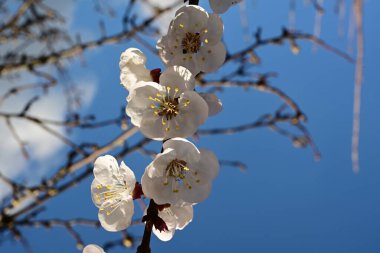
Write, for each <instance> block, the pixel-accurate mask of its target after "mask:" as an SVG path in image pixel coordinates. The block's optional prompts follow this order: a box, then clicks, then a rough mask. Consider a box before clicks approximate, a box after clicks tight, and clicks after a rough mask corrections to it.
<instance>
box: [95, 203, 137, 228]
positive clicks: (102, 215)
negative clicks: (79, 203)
mask: <svg viewBox="0 0 380 253" xmlns="http://www.w3.org/2000/svg"><path fill="white" fill-rule="evenodd" d="M110 204H111V203H110V202H109V201H107V202H104V203H103V205H102V206H101V209H102V208H104V210H101V209H99V214H98V218H99V221H100V224H101V225H102V227H103V228H104V229H105V230H107V231H110V232H116V231H121V230H124V229H126V228H127V227H128V226H129V225H130V224H131V220H132V216H133V212H134V209H133V208H134V206H133V200H132V197H131V196H129V197H128V198H127V199H126V200H122V201H121V202H120V203H119V204H118V206H117V207H115V208H112V207H110V206H109V205H110ZM107 213H109V214H107Z"/></svg>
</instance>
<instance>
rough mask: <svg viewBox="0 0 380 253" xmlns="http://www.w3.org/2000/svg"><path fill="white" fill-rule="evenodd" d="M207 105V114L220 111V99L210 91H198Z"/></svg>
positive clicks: (214, 113) (211, 114)
mask: <svg viewBox="0 0 380 253" xmlns="http://www.w3.org/2000/svg"><path fill="white" fill-rule="evenodd" d="M199 95H200V96H201V97H202V98H203V99H204V100H205V101H206V103H207V105H208V116H209V117H210V116H214V115H216V114H218V113H220V112H221V111H222V101H220V99H219V98H218V97H217V96H216V95H215V94H212V93H199Z"/></svg>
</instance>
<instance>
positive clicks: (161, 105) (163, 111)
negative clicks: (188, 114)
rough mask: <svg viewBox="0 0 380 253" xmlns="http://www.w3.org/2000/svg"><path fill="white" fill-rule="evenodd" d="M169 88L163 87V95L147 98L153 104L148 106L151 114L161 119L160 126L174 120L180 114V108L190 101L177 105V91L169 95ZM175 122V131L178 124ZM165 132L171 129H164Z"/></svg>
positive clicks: (176, 89)
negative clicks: (151, 110)
mask: <svg viewBox="0 0 380 253" xmlns="http://www.w3.org/2000/svg"><path fill="white" fill-rule="evenodd" d="M171 89H172V88H171V87H170V86H166V87H165V93H162V94H161V93H157V94H156V95H155V96H154V97H153V96H149V99H150V100H151V101H152V102H153V103H152V104H151V106H150V108H151V109H153V110H154V111H153V113H154V114H155V115H157V116H160V117H162V120H161V122H162V125H166V121H168V120H171V119H173V118H175V117H176V116H177V115H178V114H179V113H180V106H182V107H187V106H188V105H189V104H190V100H184V101H182V102H181V104H180V103H179V97H180V96H179V95H180V94H179V89H178V88H175V89H174V94H173V93H172V94H171V93H170V91H171ZM174 121H175V127H176V129H179V124H178V122H177V121H176V120H175V119H174ZM165 130H166V131H167V132H168V131H170V130H171V129H170V128H169V127H166V128H165Z"/></svg>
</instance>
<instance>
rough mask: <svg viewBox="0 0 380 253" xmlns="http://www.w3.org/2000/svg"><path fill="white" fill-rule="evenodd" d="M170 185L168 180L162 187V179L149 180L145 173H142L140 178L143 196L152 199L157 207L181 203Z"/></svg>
mask: <svg viewBox="0 0 380 253" xmlns="http://www.w3.org/2000/svg"><path fill="white" fill-rule="evenodd" d="M172 183H173V182H172V180H169V182H168V185H164V178H162V177H161V178H150V177H149V176H148V175H147V173H144V174H143V176H142V178H141V185H142V189H143V192H144V195H145V196H146V197H148V198H151V199H153V200H154V202H156V203H157V204H158V205H163V204H168V203H169V204H172V205H176V204H182V203H183V201H182V200H181V199H180V198H179V194H177V193H173V191H172Z"/></svg>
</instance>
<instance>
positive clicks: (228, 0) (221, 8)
mask: <svg viewBox="0 0 380 253" xmlns="http://www.w3.org/2000/svg"><path fill="white" fill-rule="evenodd" d="M241 1H242V0H210V6H211V9H212V10H213V11H214V12H215V13H218V14H220V13H225V12H226V11H227V10H228V9H229V8H230V7H231V6H232V5H235V4H238V3H240V2H241Z"/></svg>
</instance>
